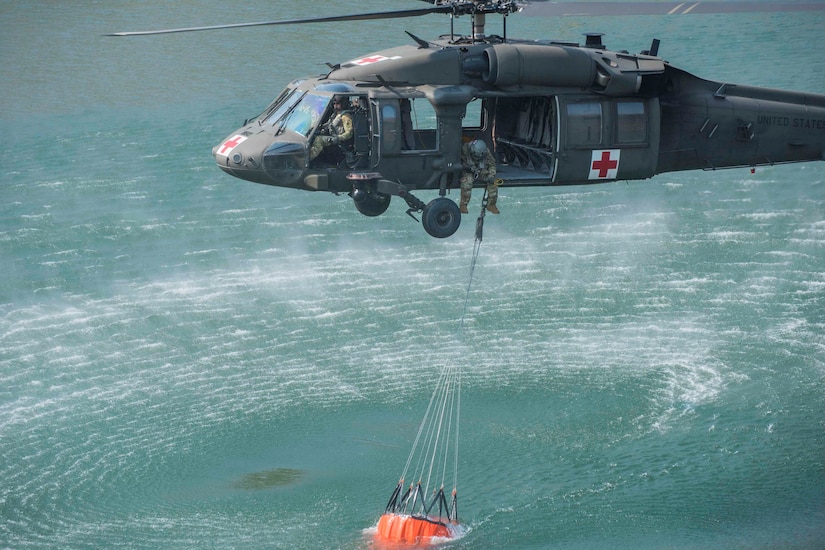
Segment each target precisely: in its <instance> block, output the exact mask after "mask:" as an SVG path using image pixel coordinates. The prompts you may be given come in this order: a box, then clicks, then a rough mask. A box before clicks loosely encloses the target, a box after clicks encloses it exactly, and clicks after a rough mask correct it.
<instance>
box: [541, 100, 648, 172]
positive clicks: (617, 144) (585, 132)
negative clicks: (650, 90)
mask: <svg viewBox="0 0 825 550" xmlns="http://www.w3.org/2000/svg"><path fill="white" fill-rule="evenodd" d="M558 100H559V105H558V116H559V143H558V155H557V157H556V170H555V178H554V181H553V183H555V184H558V185H564V184H581V183H603V182H605V181H610V180H625V179H645V178H649V177H651V176H653V175H654V174H655V171H656V165H657V159H658V156H659V124H660V115H659V100H658V99H657V98H640V97H628V98H600V97H595V96H593V95H588V96H584V97H578V98H576V97H564V96H559V97H558Z"/></svg>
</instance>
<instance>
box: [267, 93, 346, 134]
mask: <svg viewBox="0 0 825 550" xmlns="http://www.w3.org/2000/svg"><path fill="white" fill-rule="evenodd" d="M294 95H298V94H294ZM331 100H332V97H331V96H329V95H319V94H315V93H312V92H309V93H307V94H306V95H304V96H303V97H301V99H300V101H298V102H297V105H296V104H295V102H293V101H292V97H290V98H289V99H288V100H287V101H285V102H284V106H285V105H286V104H287V103H290V104H291V105H295V107H294V108H293V109H292V110H290V111H289V113H288V114H287V115H286V116H285V117H283V120H282V121H281V122H280V123H279V126H280V130H281V131H283V130H289V131H292V132H295V133H297V134H301V135H303V136H309V134H310V132H312V129H313V128H314V127H315V126H316V125H317V124H318V122H320V120H321V117H322V116H323V115H324V111H326V109H327V105H329V102H330V101H331ZM291 105H290V106H291ZM280 110H281V109H280V108H279V109H277V110H276V112H277V111H280ZM287 110H288V108H287ZM275 114H276V113H273V114H272V116H271V117H269V118H268V119H267V121H269V120H270V119H271V120H273V122H277V120H278V119H277V118H274V117H275Z"/></svg>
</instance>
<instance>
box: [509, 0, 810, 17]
mask: <svg viewBox="0 0 825 550" xmlns="http://www.w3.org/2000/svg"><path fill="white" fill-rule="evenodd" d="M822 10H825V2H758V1H751V2H747V1H732V2H718V1H717V2H713V1H711V2H695V1H687V2H541V3H536V4H528V5H526V6H525V8H524V12H525V13H526V14H528V15H539V16H555V17H565V16H591V15H684V14H688V13H748V12H773V11H822Z"/></svg>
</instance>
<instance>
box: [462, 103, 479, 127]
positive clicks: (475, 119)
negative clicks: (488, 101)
mask: <svg viewBox="0 0 825 550" xmlns="http://www.w3.org/2000/svg"><path fill="white" fill-rule="evenodd" d="M481 103H482V101H481V100H480V99H474V100H472V101H471V102H470V103H468V104H467V111H466V112H465V114H464V118H463V119H461V127H462V128H464V129H465V130H481V129H482V128H483V127H484V119H483V118H482V113H483V110H482V108H481Z"/></svg>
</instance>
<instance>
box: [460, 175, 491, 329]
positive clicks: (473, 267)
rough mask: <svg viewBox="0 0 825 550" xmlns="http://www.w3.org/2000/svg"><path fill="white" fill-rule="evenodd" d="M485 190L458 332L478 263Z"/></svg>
mask: <svg viewBox="0 0 825 550" xmlns="http://www.w3.org/2000/svg"><path fill="white" fill-rule="evenodd" d="M487 201H488V198H487V188H486V187H485V188H484V196H482V197H481V214H479V215H478V219H477V220H476V240H475V243H474V244H473V259H472V260H471V261H470V280H469V281H467V294H466V295H465V296H464V311H462V313H461V321H460V322H459V323H458V332H459V333H461V331H462V330H463V329H464V318H465V317H466V316H467V303H468V302H469V301H470V287H472V285H473V274H474V273H475V270H476V262H477V261H478V253H479V251H480V250H481V241H482V240H483V235H482V233H483V231H484V214H485V213H486V212H487Z"/></svg>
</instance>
